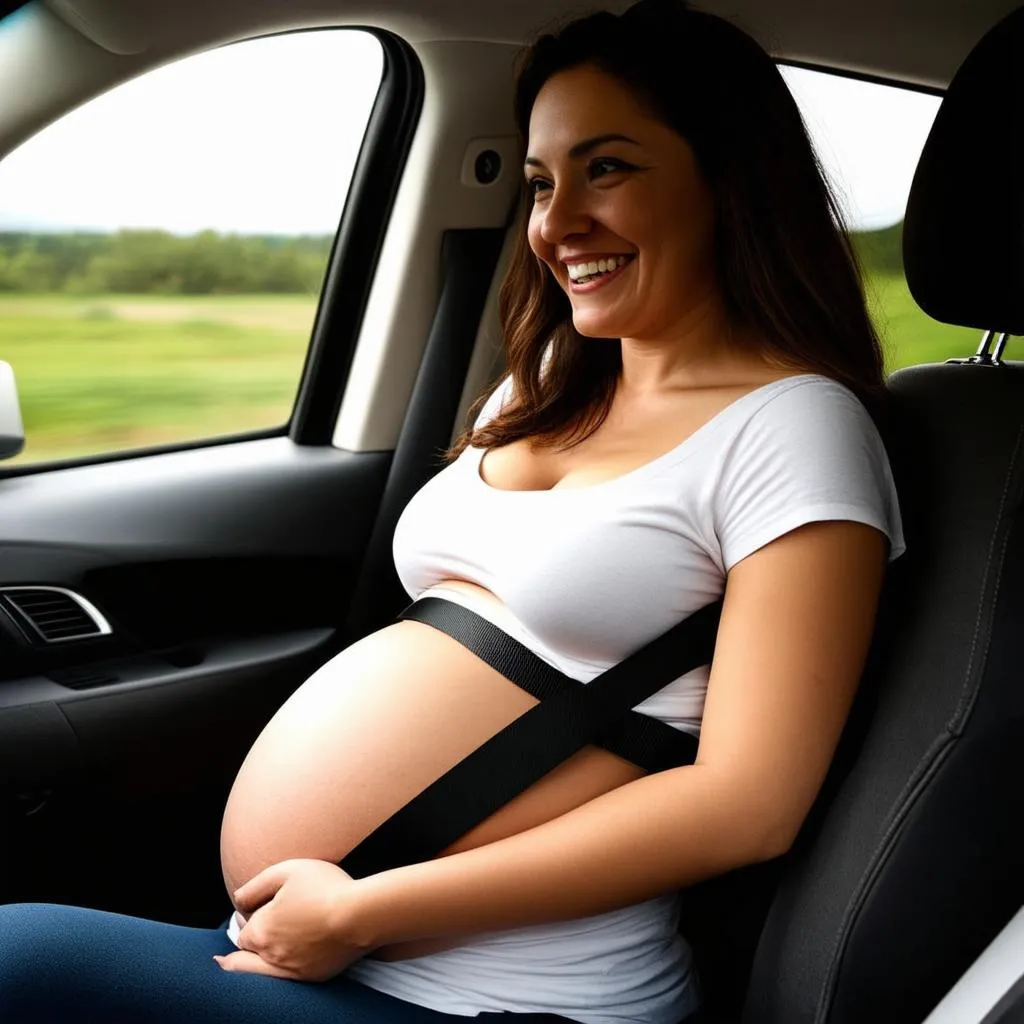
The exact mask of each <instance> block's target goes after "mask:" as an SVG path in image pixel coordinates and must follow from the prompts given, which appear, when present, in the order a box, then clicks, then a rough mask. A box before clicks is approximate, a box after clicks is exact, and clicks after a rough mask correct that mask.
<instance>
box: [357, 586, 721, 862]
mask: <svg viewBox="0 0 1024 1024" xmlns="http://www.w3.org/2000/svg"><path fill="white" fill-rule="evenodd" d="M721 612H722V599H721V598H720V599H719V600H717V601H714V602H713V603H711V604H708V605H705V606H704V607H703V608H701V609H699V610H698V611H696V612H694V613H693V614H692V615H690V616H689V617H687V618H686V619H684V620H683V621H682V622H679V623H677V624H676V625H675V626H673V627H672V628H671V629H669V630H667V631H666V632H665V633H663V634H662V635H661V636H659V637H656V638H655V639H654V640H652V641H651V642H650V643H649V644H647V645H646V646H644V647H642V648H641V649H640V650H638V651H635V652H634V653H633V654H631V655H630V656H629V657H628V658H626V659H625V660H624V661H621V662H619V664H617V665H614V666H613V667H612V668H610V669H608V670H607V671H606V672H603V673H602V674H601V675H599V676H597V677H596V678H594V679H592V680H591V681H590V682H589V683H580V682H579V681H578V680H575V679H572V678H571V677H569V676H566V675H564V674H563V673H560V672H558V671H557V670H556V669H553V668H552V667H551V666H550V665H548V664H547V663H546V662H543V661H542V660H541V659H540V658H538V657H537V656H536V655H535V654H533V653H532V652H531V651H530V650H529V649H528V648H526V647H524V646H523V645H522V644H521V643H519V641H517V640H515V639H514V638H513V637H510V636H508V634H506V633H504V632H503V631H502V630H500V629H498V627H497V626H495V625H494V624H493V623H491V622H489V621H487V620H486V619H484V618H483V617H482V616H479V615H477V614H476V613H475V612H472V611H470V610H469V609H468V608H464V607H463V606H462V605H459V604H456V603H455V602H453V601H447V600H444V599H443V598H437V597H427V598H423V599H421V600H419V601H416V602H414V603H413V604H412V605H410V606H409V607H408V608H406V609H405V611H403V612H402V613H401V614H400V615H399V616H398V618H399V619H412V620H416V621H420V622H427V623H428V624H430V625H432V626H435V627H436V628H438V629H440V630H442V631H443V632H445V633H447V634H448V635H449V636H451V637H452V638H453V639H455V640H458V641H459V643H461V644H462V645H463V646H464V647H467V648H468V649H469V650H471V651H472V652H473V653H474V654H476V655H477V656H478V657H480V658H481V659H482V660H484V661H486V662H487V663H488V664H489V665H490V666H491V667H492V668H494V669H496V670H497V671H498V672H500V673H501V674H502V675H504V676H506V678H508V679H510V680H511V681H512V682H515V683H517V684H519V685H522V686H523V688H524V689H526V690H528V691H529V692H530V693H532V694H533V695H534V696H538V697H539V698H540V703H539V704H537V705H536V706H534V707H532V708H530V710H529V711H527V712H526V713H525V714H523V715H520V716H519V717H518V718H516V719H515V720H514V721H512V722H510V723H509V724H508V725H507V726H505V728H504V729H502V730H501V731H500V732H498V733H497V734H495V735H494V736H492V737H491V738H490V739H489V740H486V741H485V742H484V743H483V744H481V746H479V747H478V748H477V749H476V750H474V751H471V752H470V753H469V754H468V755H467V756H466V757H465V758H463V759H462V760H461V761H460V762H459V763H458V764H457V765H455V766H454V767H452V768H451V769H449V770H448V771H447V772H445V774H444V775H442V776H441V777H440V778H439V779H437V780H436V781H435V782H432V783H431V784H430V785H429V786H427V788H426V789H424V790H423V791H422V792H421V793H420V794H418V795H417V796H415V797H413V798H412V800H410V801H409V802H408V803H407V804H406V805H405V806H404V807H402V808H400V809H399V810H398V811H396V812H395V814H393V815H392V816H391V817H390V818H389V819H388V820H387V821H385V822H383V823H382V824H381V825H380V826H379V827H378V828H377V829H376V830H375V831H374V832H372V833H371V834H370V835H369V836H367V837H366V838H365V839H364V840H363V841H362V842H361V843H359V845H358V846H356V847H355V849H354V850H352V852H351V853H349V854H348V856H347V857H345V858H344V860H342V861H341V862H340V864H341V867H342V868H343V869H344V870H345V871H346V872H347V873H348V874H350V875H351V876H352V877H353V878H362V877H365V876H366V875H371V874H375V873H377V872H380V871H387V870H389V869H391V868H396V867H402V866H403V865H406V864H415V863H419V862H422V861H426V860H430V859H432V858H433V857H436V856H437V855H438V854H439V853H441V851H442V850H445V849H447V848H448V847H449V846H451V845H452V843H454V842H455V841H456V840H458V839H459V838H461V837H462V836H464V835H465V834H466V833H467V832H469V831H470V830H471V829H472V828H474V827H475V826H476V825H478V824H479V823H480V822H481V821H483V820H484V819H485V818H488V817H490V816H491V815H492V814H494V813H495V812H496V811H497V810H499V809H500V808H501V807H503V806H504V805H505V804H507V803H508V802H509V801H510V800H511V799H512V798H513V797H515V796H518V795H519V794H520V793H521V792H523V790H525V789H527V788H528V787H529V786H531V785H533V783H535V782H537V781H538V780H539V779H541V778H542V777H543V776H544V775H546V774H547V773H548V772H549V771H551V770H552V769H554V768H556V767H558V765H560V764H561V763H562V762H563V761H565V760H566V759H567V758H569V757H571V756H572V755H573V754H575V753H576V752H577V751H578V750H581V749H582V748H583V747H585V746H586V745H587V744H588V743H596V744H598V745H600V746H603V747H605V748H606V749H614V747H615V746H618V747H619V749H622V743H623V737H628V736H629V735H630V734H631V730H632V735H634V736H635V737H637V739H638V740H639V746H641V747H643V745H644V742H645V741H644V737H648V739H650V742H651V743H652V744H654V745H656V752H655V754H654V755H653V756H651V757H650V758H648V757H647V756H646V755H642V759H643V760H645V761H648V762H649V763H652V764H659V765H661V767H658V768H657V769H656V770H658V771H664V770H666V769H667V768H671V767H679V766H682V765H686V764H693V762H694V760H695V759H696V756H697V740H696V738H694V737H693V736H690V735H689V734H688V733H683V732H680V731H679V730H677V729H672V727H671V726H666V728H668V729H672V732H673V733H676V734H677V736H678V739H673V740H672V743H671V746H670V745H669V744H668V743H666V742H665V740H664V738H663V737H664V735H665V734H664V733H663V731H662V730H661V729H660V728H658V727H660V726H662V725H664V723H660V722H658V723H657V725H656V726H654V727H650V728H649V727H647V726H645V725H643V723H641V724H640V725H637V724H636V719H646V718H647V716H644V715H640V714H637V713H635V712H633V711H632V709H633V708H634V707H636V705H638V704H640V703H642V702H643V701H645V700H646V699H647V698H648V697H650V696H651V695H652V694H654V693H657V691H658V690H660V689H662V688H663V687H665V686H667V685H668V684H669V683H671V682H672V681H673V680H675V679H677V678H679V676H681V675H684V674H685V673H687V672H690V671H692V670H693V669H695V668H699V667H700V666H701V665H708V664H710V663H711V659H712V656H713V654H714V648H715V638H716V636H717V632H718V622H719V619H720V617H721ZM520 680H526V683H525V685H524V684H523V683H522V682H520ZM634 716H635V717H634ZM647 721H648V722H655V721H656V720H655V719H647ZM658 737H662V738H661V739H659V738H658ZM626 742H627V745H628V743H629V741H628V740H627V741H626ZM634 742H635V741H634ZM610 745H611V746H610ZM629 759H630V760H633V758H632V757H630V758H629Z"/></svg>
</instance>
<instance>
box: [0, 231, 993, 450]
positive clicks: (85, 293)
mask: <svg viewBox="0 0 1024 1024" xmlns="http://www.w3.org/2000/svg"><path fill="white" fill-rule="evenodd" d="M901 229H902V225H900V224H897V225H894V226H893V227H891V228H886V229H884V230H881V231H873V232H864V233H859V234H856V235H855V236H854V240H855V244H856V246H857V250H858V253H859V255H860V258H861V262H862V264H863V266H864V270H865V286H866V291H867V296H868V304H869V308H870V309H871V312H872V316H873V317H874V320H875V323H876V325H877V328H878V330H879V333H880V335H881V337H882V340H883V345H884V346H885V350H886V365H887V368H888V370H889V371H890V372H891V371H892V370H894V369H897V368H898V367H900V366H906V365H910V364H912V363H920V362H932V361H941V360H943V359H946V358H948V357H949V356H953V355H967V354H970V353H973V352H974V350H975V349H976V348H977V343H978V332H976V331H970V330H963V329H960V328H951V327H946V326H944V325H942V324H938V323H936V322H935V321H934V320H931V319H930V318H929V317H927V316H926V315H925V314H924V313H923V312H921V310H920V309H918V307H917V305H916V304H915V303H914V301H913V299H912V298H911V296H910V293H909V292H908V290H907V286H906V282H905V281H904V280H903V274H902V270H901V261H900V234H901ZM331 241H332V240H331V238H330V237H329V236H323V237H318V236H303V237H274V236H265V237H255V236H239V235H221V234H218V233H216V232H213V231H204V232H200V233H199V234H196V235H192V236H185V237H183V236H178V235H172V234H170V233H168V232H164V231H120V232H116V233H114V234H93V233H69V234H29V233H5V234H3V233H0V359H3V360H5V361H7V362H9V363H10V364H11V365H12V366H13V367H14V372H15V376H16V378H17V381H18V389H19V395H20V399H21V404H22V416H23V418H24V421H25V432H26V438H27V443H26V448H25V451H24V452H23V453H22V455H20V456H19V457H18V459H16V460H10V461H9V462H7V463H6V464H7V465H11V464H12V463H24V462H36V461H40V460H50V459H58V458H71V457H75V456H80V455H93V454H98V453H101V452H107V451H114V450H121V449H127V448H140V447H148V446H151V445H160V444H171V443H177V442H187V441H191V440H196V439H199V438H208V437H214V436H217V435H224V434H234V433H241V432H245V431H251V430H260V429H266V428H272V427H277V426H280V425H282V424H284V423H285V422H286V421H287V420H288V418H289V416H290V414H291V408H292V404H293V402H294V399H295V395H296V392H297V390H298V383H299V377H300V374H301V372H302V367H303V363H304V360H305V356H306V350H307V348H308V345H309V337H310V331H311V328H312V326H313V318H314V316H315V312H316V304H317V300H318V297H319V293H320V287H321V282H322V278H323V274H324V269H325V267H326V264H327V259H328V255H329V252H330V246H331Z"/></svg>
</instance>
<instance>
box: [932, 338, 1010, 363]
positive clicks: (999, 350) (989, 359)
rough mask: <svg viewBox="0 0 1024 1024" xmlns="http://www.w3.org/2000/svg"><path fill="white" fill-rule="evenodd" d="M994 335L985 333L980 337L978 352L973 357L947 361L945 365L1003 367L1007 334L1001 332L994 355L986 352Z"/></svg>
mask: <svg viewBox="0 0 1024 1024" xmlns="http://www.w3.org/2000/svg"><path fill="white" fill-rule="evenodd" d="M994 335H995V331H986V332H985V333H984V334H983V335H982V336H981V344H980V345H979V346H978V351H977V352H976V353H975V354H974V355H973V356H968V357H967V358H966V359H947V360H946V362H947V363H958V364H963V363H971V364H972V365H974V366H1002V365H1003V360H1002V356H1003V349H1004V348H1006V339H1007V338H1008V337H1009V334H1008V333H1007V332H1006V331H1003V332H1002V333H1001V334H1000V335H999V338H998V340H997V341H996V350H995V352H994V353H990V352H989V350H988V347H989V345H991V344H992V338H993V336H994Z"/></svg>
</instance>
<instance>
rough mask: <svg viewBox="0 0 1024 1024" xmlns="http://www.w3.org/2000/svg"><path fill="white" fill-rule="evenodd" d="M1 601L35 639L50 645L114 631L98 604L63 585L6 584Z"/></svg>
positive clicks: (1, 590)
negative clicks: (25, 585)
mask: <svg viewBox="0 0 1024 1024" xmlns="http://www.w3.org/2000/svg"><path fill="white" fill-rule="evenodd" d="M0 602H2V603H3V605H4V607H5V608H7V609H8V610H9V611H10V612H11V613H12V614H13V615H14V616H15V618H16V619H17V620H18V622H19V623H20V624H21V626H22V627H23V628H25V629H26V630H27V631H28V632H29V635H30V636H31V637H32V638H33V639H39V640H42V641H43V642H45V643H48V644H55V643H64V642H66V641H68V640H85V639H88V638H90V637H97V636H106V635H107V634H109V633H110V632H112V631H111V628H110V624H109V623H108V622H107V620H106V619H105V618H104V617H103V616H102V615H101V614H100V612H99V610H98V609H97V608H96V607H95V605H93V604H92V603H90V602H89V601H87V600H86V599H85V598H84V597H82V596H81V595H80V594H76V593H74V592H73V591H70V590H65V589H63V588H62V587H3V588H0Z"/></svg>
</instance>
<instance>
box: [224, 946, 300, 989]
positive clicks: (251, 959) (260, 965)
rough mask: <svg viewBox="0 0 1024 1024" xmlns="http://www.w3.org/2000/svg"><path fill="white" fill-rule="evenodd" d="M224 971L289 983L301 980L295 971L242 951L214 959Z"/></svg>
mask: <svg viewBox="0 0 1024 1024" xmlns="http://www.w3.org/2000/svg"><path fill="white" fill-rule="evenodd" d="M213 959H214V960H215V961H216V962H217V965H218V966H219V967H220V969H221V970H222V971H235V972H237V973H239V974H265V975H267V977H270V978H285V979H287V980H288V981H298V980H300V979H299V977H298V975H297V974H295V972H294V971H289V970H287V969H285V968H283V967H275V966H274V965H273V964H268V963H267V962H266V960H263V959H262V958H261V957H260V956H259V955H258V954H256V953H250V952H249V951H248V950H245V949H240V950H238V951H237V952H234V953H228V955H227V956H215V957H214V958H213Z"/></svg>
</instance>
